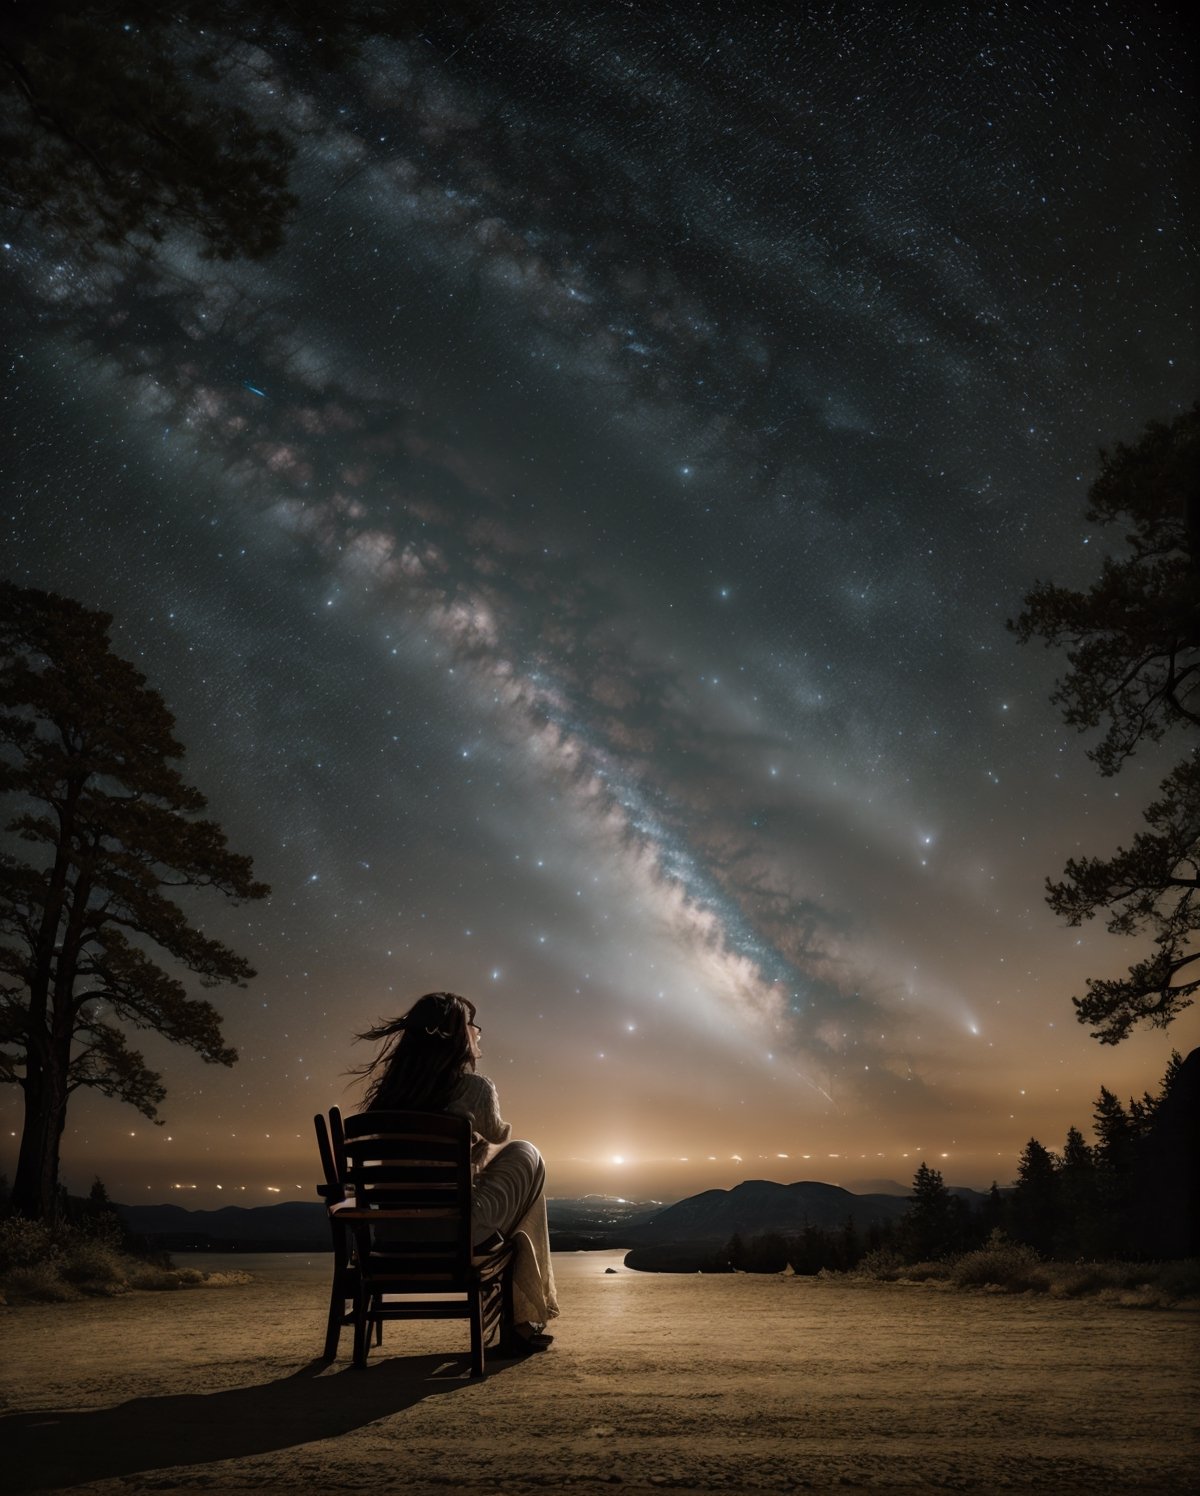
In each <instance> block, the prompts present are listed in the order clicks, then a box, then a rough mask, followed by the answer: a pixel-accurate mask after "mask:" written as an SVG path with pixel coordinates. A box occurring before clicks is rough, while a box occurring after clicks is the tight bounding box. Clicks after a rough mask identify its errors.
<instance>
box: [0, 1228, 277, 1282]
mask: <svg viewBox="0 0 1200 1496" xmlns="http://www.w3.org/2000/svg"><path fill="white" fill-rule="evenodd" d="M127 1241H128V1238H127V1237H126V1236H125V1234H124V1232H123V1230H122V1228H121V1224H120V1221H119V1220H118V1219H117V1217H116V1216H115V1215H113V1214H111V1213H93V1214H91V1215H84V1216H82V1217H79V1216H77V1217H76V1218H75V1219H68V1220H64V1221H60V1222H58V1223H56V1224H55V1225H53V1226H48V1225H45V1224H43V1223H42V1222H40V1221H27V1220H25V1219H24V1218H23V1217H20V1216H9V1217H8V1218H7V1219H5V1220H2V1221H0V1303H9V1304H34V1303H36V1304H58V1303H68V1302H70V1301H71V1300H73V1299H78V1298H80V1297H82V1296H83V1295H90V1296H93V1297H95V1296H103V1297H109V1298H112V1297H115V1296H116V1295H118V1294H123V1293H128V1292H129V1290H130V1289H131V1288H140V1289H151V1290H171V1289H177V1288H197V1287H200V1286H204V1287H212V1288H227V1287H231V1286H233V1285H234V1284H239V1283H250V1282H252V1281H253V1279H252V1278H251V1277H250V1275H249V1274H248V1273H243V1272H231V1273H211V1274H208V1273H202V1272H201V1271H200V1270H199V1268H194V1267H183V1268H177V1267H174V1266H172V1264H171V1259H170V1258H169V1257H167V1256H165V1255H163V1256H161V1257H159V1258H158V1259H157V1260H147V1259H145V1258H140V1257H133V1256H130V1255H129V1253H128V1252H127V1251H125V1250H122V1248H123V1246H124V1245H125V1244H126V1243H127Z"/></svg>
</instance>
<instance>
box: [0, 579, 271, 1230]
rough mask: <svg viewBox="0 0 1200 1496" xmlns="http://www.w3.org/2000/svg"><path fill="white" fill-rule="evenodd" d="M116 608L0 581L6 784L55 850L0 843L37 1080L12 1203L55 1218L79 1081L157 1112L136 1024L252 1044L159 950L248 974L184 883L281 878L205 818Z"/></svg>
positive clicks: (214, 1051) (240, 889)
mask: <svg viewBox="0 0 1200 1496" xmlns="http://www.w3.org/2000/svg"><path fill="white" fill-rule="evenodd" d="M111 622H112V620H111V618H110V617H109V615H108V614H106V613H98V612H92V611H90V610H89V609H87V608H84V607H81V606H80V604H78V603H76V602H72V601H71V600H70V599H68V598H63V597H57V596H55V595H54V594H53V593H45V592H38V591H33V590H23V589H21V588H18V587H15V586H13V585H12V584H11V583H3V584H0V744H2V745H4V747H5V748H6V749H7V753H6V756H5V757H4V758H3V759H2V760H0V791H3V792H6V793H8V794H11V795H13V796H15V797H16V802H17V803H16V807H15V809H16V815H15V816H14V818H13V819H11V820H10V821H9V823H8V829H9V831H10V832H13V833H15V834H16V836H17V837H19V838H20V839H21V840H22V841H23V842H25V843H26V844H27V845H29V846H30V847H32V848H36V849H37V850H38V852H39V853H40V856H39V857H37V858H36V859H34V860H31V861H21V860H18V859H17V858H15V857H12V856H8V855H7V854H6V855H4V856H3V857H0V983H2V986H0V1080H3V1081H9V1082H13V1083H15V1084H17V1085H19V1086H20V1087H21V1089H22V1091H23V1092H24V1102H25V1115H24V1128H23V1131H22V1134H21V1145H20V1151H19V1156H18V1161H17V1171H16V1176H15V1178H14V1181H13V1189H12V1208H13V1209H14V1210H15V1211H17V1212H19V1213H21V1214H23V1215H27V1216H30V1217H33V1218H35V1219H46V1218H49V1217H51V1216H52V1215H53V1214H54V1213H55V1210H56V1202H57V1200H58V1169H59V1150H60V1145H61V1139H62V1135H63V1128H64V1125H65V1122H66V1116H67V1106H68V1103H69V1101H70V1098H71V1096H72V1095H73V1094H74V1092H75V1091H77V1090H79V1089H80V1088H81V1087H90V1088H92V1089H94V1090H97V1091H99V1092H100V1093H101V1094H102V1095H105V1096H111V1097H114V1098H116V1099H117V1100H120V1101H124V1102H127V1103H129V1104H130V1105H131V1106H134V1107H136V1108H137V1110H138V1111H140V1112H141V1113H142V1114H143V1115H144V1116H146V1117H148V1118H151V1119H155V1120H156V1119H157V1112H158V1106H159V1103H160V1102H161V1101H162V1100H163V1098H164V1095H165V1091H164V1088H163V1085H162V1081H161V1078H160V1076H159V1075H158V1074H157V1073H156V1072H154V1071H153V1070H151V1069H150V1068H149V1067H148V1066H147V1065H146V1063H145V1061H144V1059H143V1057H142V1055H141V1054H139V1053H138V1052H137V1051H136V1050H134V1049H132V1048H130V1046H129V1044H128V1042H127V1039H126V1035H125V1032H124V1029H125V1027H133V1028H140V1029H149V1030H152V1031H155V1032H157V1033H159V1034H161V1035H163V1036H164V1037H165V1038H167V1039H169V1040H171V1041H172V1042H173V1043H176V1044H182V1045H184V1046H186V1047H187V1048H190V1049H192V1050H194V1051H195V1052H196V1053H197V1054H198V1055H199V1056H200V1057H201V1059H203V1060H206V1061H208V1062H209V1063H210V1064H218V1065H232V1064H233V1062H234V1060H235V1059H236V1058H237V1056H236V1053H235V1051H234V1050H232V1049H230V1048H229V1047H228V1046H227V1045H226V1044H225V1042H224V1039H223V1037H222V1034H221V1025H220V1016H219V1015H218V1013H217V1011H216V1009H215V1008H214V1007H213V1006H212V1004H211V1003H208V1002H205V1001H202V1000H200V999H197V998H194V997H190V996H189V995H188V993H187V990H186V988H185V987H184V984H183V982H182V981H180V980H179V979H178V978H177V977H175V976H174V975H172V974H170V973H169V972H168V971H166V970H164V968H163V967H162V966H160V965H158V964H157V961H156V960H155V958H154V955H153V952H154V950H155V948H156V947H157V948H158V949H159V950H161V951H162V952H164V953H165V954H166V956H167V957H168V958H169V959H170V960H171V961H172V962H173V963H174V964H175V965H176V966H177V967H182V968H184V969H185V970H187V971H190V972H192V973H193V974H194V975H195V976H196V977H197V978H198V979H199V982H200V985H201V986H203V987H215V986H217V985H219V984H221V983H226V982H229V983H235V984H237V985H243V986H244V985H245V983H246V982H247V981H248V980H249V979H250V978H251V977H252V976H253V975H254V972H253V970H252V969H251V967H250V966H249V964H248V963H247V962H246V961H245V960H243V959H242V958H241V957H240V956H237V955H235V954H234V953H233V952H232V951H230V950H229V949H227V948H226V947H225V946H224V945H222V944H221V943H220V942H219V941H217V940H213V939H212V938H210V937H209V936H207V935H204V934H202V933H201V931H200V930H199V929H197V928H196V927H195V926H194V925H192V924H191V923H189V920H188V916H187V915H185V913H184V911H183V909H182V908H181V907H180V906H179V904H177V903H176V902H175V901H174V899H173V898H172V897H171V894H172V892H173V891H175V890H183V889H201V888H208V889H215V890H216V891H217V892H219V893H222V894H224V895H226V896H227V897H228V898H230V899H232V900H234V901H235V902H240V901H241V900H244V899H260V898H263V897H264V896H265V895H266V894H267V893H268V892H269V890H268V889H267V887H266V885H265V884H262V883H257V882H255V881H254V879H253V876H252V869H251V863H250V859H249V858H248V857H243V856H240V855H238V854H236V853H234V852H231V851H230V850H229V849H228V847H227V845H226V840H225V834H224V832H223V831H222V830H221V828H220V827H219V826H218V825H217V824H216V823H215V822H213V821H210V820H204V819H201V818H200V817H201V812H202V811H203V810H204V809H205V806H206V802H205V799H204V796H203V795H201V794H200V792H199V791H198V790H196V789H193V788H192V787H191V786H190V785H188V784H186V783H185V782H184V780H183V779H182V777H181V776H180V774H179V771H178V770H177V768H176V767H175V761H176V760H178V759H179V758H180V757H182V754H183V749H182V747H181V746H180V744H179V743H178V742H177V741H176V739H175V736H174V726H175V724H174V719H173V718H172V716H171V714H170V712H169V711H168V710H167V708H166V705H165V704H164V702H163V700H162V697H161V696H160V695H159V694H158V692H156V691H153V690H151V689H150V688H149V687H148V686H147V684H146V681H145V678H144V677H143V676H142V675H140V674H139V673H138V672H137V671H136V670H135V669H134V668H133V666H132V665H130V664H128V663H127V662H126V661H124V660H122V659H120V658H119V657H118V656H116V655H115V654H113V652H112V650H111V648H110V646H109V638H108V629H109V625H110V624H111Z"/></svg>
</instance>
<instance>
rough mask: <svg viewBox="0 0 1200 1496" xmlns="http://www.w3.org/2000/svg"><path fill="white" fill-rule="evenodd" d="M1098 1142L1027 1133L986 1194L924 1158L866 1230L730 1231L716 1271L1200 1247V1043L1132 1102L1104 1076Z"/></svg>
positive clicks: (1100, 1256)
mask: <svg viewBox="0 0 1200 1496" xmlns="http://www.w3.org/2000/svg"><path fill="white" fill-rule="evenodd" d="M1092 1115H1093V1134H1094V1139H1095V1141H1094V1142H1092V1143H1088V1142H1086V1141H1085V1139H1084V1137H1083V1134H1082V1133H1081V1132H1080V1131H1079V1129H1078V1128H1076V1127H1071V1128H1069V1129H1068V1131H1067V1136H1066V1140H1065V1142H1064V1144H1063V1148H1062V1151H1061V1153H1053V1152H1051V1151H1050V1150H1049V1149H1048V1148H1046V1147H1044V1146H1043V1145H1042V1144H1041V1143H1040V1142H1039V1141H1038V1139H1037V1138H1030V1140H1029V1142H1028V1143H1026V1145H1025V1147H1024V1149H1023V1150H1022V1152H1021V1156H1020V1158H1019V1159H1018V1161H1017V1177H1016V1179H1015V1181H1014V1183H1013V1185H1012V1187H1011V1188H1010V1189H1008V1190H1001V1189H1000V1187H999V1185H998V1184H997V1183H996V1182H995V1181H993V1183H992V1187H991V1189H990V1190H989V1191H988V1193H987V1194H986V1195H985V1196H984V1198H983V1200H982V1201H980V1202H979V1204H978V1205H975V1206H972V1205H971V1204H970V1203H969V1202H968V1201H967V1200H965V1199H964V1198H963V1197H962V1196H960V1195H956V1194H955V1193H954V1192H953V1191H952V1190H950V1189H948V1188H947V1186H946V1183H945V1181H944V1180H943V1178H942V1175H941V1173H940V1172H939V1171H938V1170H937V1169H931V1168H929V1167H928V1166H927V1165H926V1164H925V1163H924V1162H922V1163H921V1165H920V1167H919V1168H918V1169H917V1171H916V1173H915V1175H914V1176H913V1186H912V1194H911V1195H910V1196H909V1207H908V1211H907V1212H906V1214H905V1215H904V1216H903V1217H902V1219H901V1220H899V1221H897V1222H891V1221H889V1222H885V1223H881V1224H878V1225H873V1226H871V1227H870V1228H869V1229H867V1230H866V1231H860V1230H859V1229H858V1227H857V1225H856V1224H855V1221H854V1219H853V1218H852V1217H851V1218H850V1219H848V1220H847V1221H846V1223H845V1224H844V1225H843V1226H842V1227H841V1228H840V1229H839V1230H835V1231H830V1230H828V1229H824V1228H821V1227H817V1226H805V1227H804V1229H803V1230H802V1231H800V1232H798V1233H790V1234H785V1233H783V1232H780V1231H768V1232H764V1233H762V1234H761V1235H758V1236H754V1237H752V1238H749V1239H744V1238H743V1237H742V1236H741V1234H740V1233H735V1234H734V1235H733V1237H731V1238H730V1240H729V1242H728V1244H727V1245H726V1247H725V1249H724V1250H723V1251H721V1252H716V1253H713V1254H712V1255H711V1257H710V1259H709V1261H708V1262H707V1263H706V1264H705V1268H706V1270H707V1271H710V1272H722V1271H724V1272H731V1271H740V1272H750V1273H779V1272H782V1271H783V1270H784V1269H785V1268H788V1267H790V1268H791V1269H792V1271H793V1272H794V1273H797V1274H801V1275H804V1274H807V1275H812V1274H815V1273H819V1272H822V1271H831V1272H847V1271H849V1270H850V1269H852V1268H856V1267H858V1266H859V1265H860V1263H862V1262H863V1261H864V1259H867V1258H868V1257H869V1256H871V1255H874V1256H875V1257H876V1258H881V1257H883V1258H893V1259H895V1260H898V1261H901V1262H905V1263H916V1262H937V1261H942V1260H944V1259H946V1258H951V1257H959V1256H961V1255H963V1254H964V1253H967V1252H972V1251H976V1250H978V1249H979V1248H981V1247H983V1246H985V1245H987V1244H989V1243H991V1242H994V1241H995V1240H997V1237H996V1235H995V1233H997V1232H999V1233H1000V1234H1001V1235H1002V1236H1003V1237H1004V1238H1005V1239H1007V1240H1008V1241H1011V1242H1016V1243H1019V1244H1020V1245H1022V1246H1026V1247H1029V1248H1031V1249H1032V1250H1033V1251H1034V1252H1036V1253H1037V1254H1038V1256H1039V1257H1042V1258H1045V1259H1050V1260H1059V1261H1068V1262H1070V1261H1077V1260H1079V1259H1087V1260H1089V1261H1102V1260H1106V1259H1111V1260H1118V1259H1125V1260H1128V1259H1164V1258H1179V1257H1191V1256H1196V1255H1198V1254H1200V1227H1198V1221H1197V1214H1198V1212H1197V1198H1196V1197H1197V1183H1196V1181H1197V1176H1198V1173H1200V1170H1198V1169H1197V1161H1198V1158H1200V1147H1198V1143H1197V1131H1198V1127H1200V1050H1194V1051H1193V1052H1192V1053H1191V1054H1190V1055H1188V1057H1187V1059H1186V1060H1183V1059H1181V1057H1180V1055H1179V1054H1178V1052H1175V1051H1173V1052H1172V1054H1171V1059H1170V1063H1169V1064H1168V1066H1167V1070H1166V1073H1165V1075H1164V1076H1163V1080H1162V1085H1161V1086H1160V1087H1159V1090H1158V1093H1157V1094H1156V1095H1151V1094H1150V1092H1148V1091H1147V1092H1144V1093H1143V1095H1142V1096H1141V1097H1140V1098H1137V1097H1132V1098H1130V1100H1129V1102H1128V1104H1127V1105H1126V1104H1123V1103H1122V1102H1121V1101H1120V1100H1119V1098H1118V1097H1117V1096H1115V1095H1114V1094H1113V1092H1112V1091H1110V1090H1109V1089H1108V1088H1107V1087H1106V1086H1101V1088H1100V1095H1099V1096H1098V1097H1097V1099H1096V1104H1095V1109H1094V1111H1093V1114H1092Z"/></svg>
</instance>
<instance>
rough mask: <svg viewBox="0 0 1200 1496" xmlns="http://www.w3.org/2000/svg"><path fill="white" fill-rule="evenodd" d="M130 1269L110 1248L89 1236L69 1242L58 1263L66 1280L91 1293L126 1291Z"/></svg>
mask: <svg viewBox="0 0 1200 1496" xmlns="http://www.w3.org/2000/svg"><path fill="white" fill-rule="evenodd" d="M127 1268H128V1263H126V1262H122V1260H121V1258H120V1257H118V1256H117V1254H116V1253H115V1252H114V1251H113V1250H112V1248H111V1247H109V1246H106V1245H105V1243H104V1242H102V1241H94V1240H88V1239H87V1238H86V1237H85V1238H81V1239H79V1240H76V1241H74V1242H71V1243H69V1244H68V1246H67V1249H66V1251H65V1252H64V1254H63V1257H62V1260H61V1262H60V1263H59V1264H58V1270H59V1273H60V1275H61V1276H62V1277H63V1278H64V1279H65V1280H66V1282H68V1283H74V1284H76V1286H77V1287H79V1288H82V1289H84V1290H85V1292H88V1293H107V1294H113V1293H123V1292H124V1291H125V1290H126V1289H127V1288H128V1287H129V1284H128V1282H127V1279H126V1271H127Z"/></svg>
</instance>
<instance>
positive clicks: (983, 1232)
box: [975, 1179, 1007, 1242]
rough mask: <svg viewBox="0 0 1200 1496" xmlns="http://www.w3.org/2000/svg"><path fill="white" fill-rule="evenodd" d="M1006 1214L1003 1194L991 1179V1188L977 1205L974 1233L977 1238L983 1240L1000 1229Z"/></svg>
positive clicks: (1002, 1226) (1002, 1227)
mask: <svg viewBox="0 0 1200 1496" xmlns="http://www.w3.org/2000/svg"><path fill="white" fill-rule="evenodd" d="M1006 1215H1007V1212H1006V1210H1005V1205H1004V1196H1003V1195H1002V1194H1001V1193H1000V1186H999V1185H998V1184H997V1183H996V1181H995V1180H994V1179H993V1180H992V1187H991V1189H989V1190H988V1192H987V1194H986V1195H985V1196H984V1197H983V1200H982V1201H981V1202H980V1205H979V1226H978V1229H977V1231H976V1233H975V1234H976V1236H977V1237H978V1239H979V1240H980V1241H981V1242H985V1241H987V1239H988V1237H990V1236H991V1234H992V1232H993V1231H1002V1230H1003V1229H1004V1222H1005V1219H1006Z"/></svg>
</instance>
